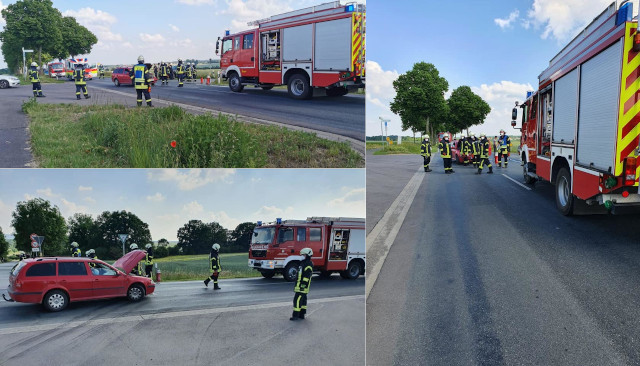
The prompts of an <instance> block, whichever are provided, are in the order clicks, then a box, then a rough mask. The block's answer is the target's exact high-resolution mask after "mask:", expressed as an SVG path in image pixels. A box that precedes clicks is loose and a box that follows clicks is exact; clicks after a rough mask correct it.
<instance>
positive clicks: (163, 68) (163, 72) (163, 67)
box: [160, 62, 169, 85]
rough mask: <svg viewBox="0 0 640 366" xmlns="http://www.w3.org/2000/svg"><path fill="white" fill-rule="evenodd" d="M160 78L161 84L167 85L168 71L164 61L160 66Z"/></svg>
mask: <svg viewBox="0 0 640 366" xmlns="http://www.w3.org/2000/svg"><path fill="white" fill-rule="evenodd" d="M160 80H162V85H165V84H166V85H169V72H168V71H167V64H165V63H164V62H163V63H162V64H161V66H160Z"/></svg>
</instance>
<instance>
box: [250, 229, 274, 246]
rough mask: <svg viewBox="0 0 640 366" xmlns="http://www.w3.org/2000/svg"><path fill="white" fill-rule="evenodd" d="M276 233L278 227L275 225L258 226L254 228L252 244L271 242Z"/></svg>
mask: <svg viewBox="0 0 640 366" xmlns="http://www.w3.org/2000/svg"><path fill="white" fill-rule="evenodd" d="M275 233H276V228H274V227H265V228H260V229H258V228H256V229H254V230H253V236H252V237H251V244H271V243H272V242H273V235H274V234H275Z"/></svg>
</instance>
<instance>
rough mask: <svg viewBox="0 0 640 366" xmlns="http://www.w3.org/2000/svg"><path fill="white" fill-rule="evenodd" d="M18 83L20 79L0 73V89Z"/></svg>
mask: <svg viewBox="0 0 640 366" xmlns="http://www.w3.org/2000/svg"><path fill="white" fill-rule="evenodd" d="M18 85H20V79H18V78H17V77H15V76H11V75H0V89H6V88H8V87H10V86H11V87H13V86H18Z"/></svg>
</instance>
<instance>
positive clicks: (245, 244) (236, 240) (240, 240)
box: [229, 222, 256, 251]
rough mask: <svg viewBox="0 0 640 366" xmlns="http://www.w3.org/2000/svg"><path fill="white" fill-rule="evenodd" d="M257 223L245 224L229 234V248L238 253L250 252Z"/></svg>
mask: <svg viewBox="0 0 640 366" xmlns="http://www.w3.org/2000/svg"><path fill="white" fill-rule="evenodd" d="M255 227H256V223H255V222H243V223H241V224H239V225H238V226H236V228H235V229H233V231H232V232H231V233H229V246H230V247H232V249H233V250H236V251H249V244H251V236H252V235H253V229H254V228H255Z"/></svg>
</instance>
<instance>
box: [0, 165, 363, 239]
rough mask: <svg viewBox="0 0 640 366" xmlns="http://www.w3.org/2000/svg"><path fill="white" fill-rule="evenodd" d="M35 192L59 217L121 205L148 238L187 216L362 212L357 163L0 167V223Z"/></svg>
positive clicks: (7, 227)
mask: <svg viewBox="0 0 640 366" xmlns="http://www.w3.org/2000/svg"><path fill="white" fill-rule="evenodd" d="M34 197H41V198H44V199H47V200H49V201H50V202H51V203H52V204H54V205H56V206H58V208H59V209H60V211H61V213H62V215H63V217H64V218H65V219H67V218H69V217H70V216H72V215H73V214H74V213H77V212H82V213H87V214H91V215H93V217H94V218H95V217H96V216H97V215H98V214H100V213H102V212H103V211H116V210H127V211H131V212H133V213H135V214H136V215H138V216H139V217H140V219H142V220H143V221H145V222H147V223H148V224H149V229H150V231H151V236H152V238H153V239H154V240H158V239H160V238H163V237H164V238H167V239H168V240H176V232H177V230H178V228H179V227H181V226H182V225H183V224H185V223H186V222H188V221H189V220H191V219H199V220H202V221H205V222H211V221H216V222H219V223H220V224H221V225H222V226H223V227H225V228H227V229H234V228H235V227H236V225H238V224H239V223H241V222H246V221H257V220H263V221H267V220H268V221H273V220H275V218H276V217H282V218H291V219H305V218H307V217H308V216H334V217H335V216H343V217H365V172H364V169H238V170H235V169H204V170H200V169H192V170H176V169H76V170H74V169H12V170H7V169H4V170H1V169H0V227H2V230H3V232H4V233H5V234H10V233H12V232H13V228H12V227H11V213H12V212H13V211H14V210H15V207H16V204H17V203H18V202H19V201H24V200H26V199H31V198H34Z"/></svg>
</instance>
